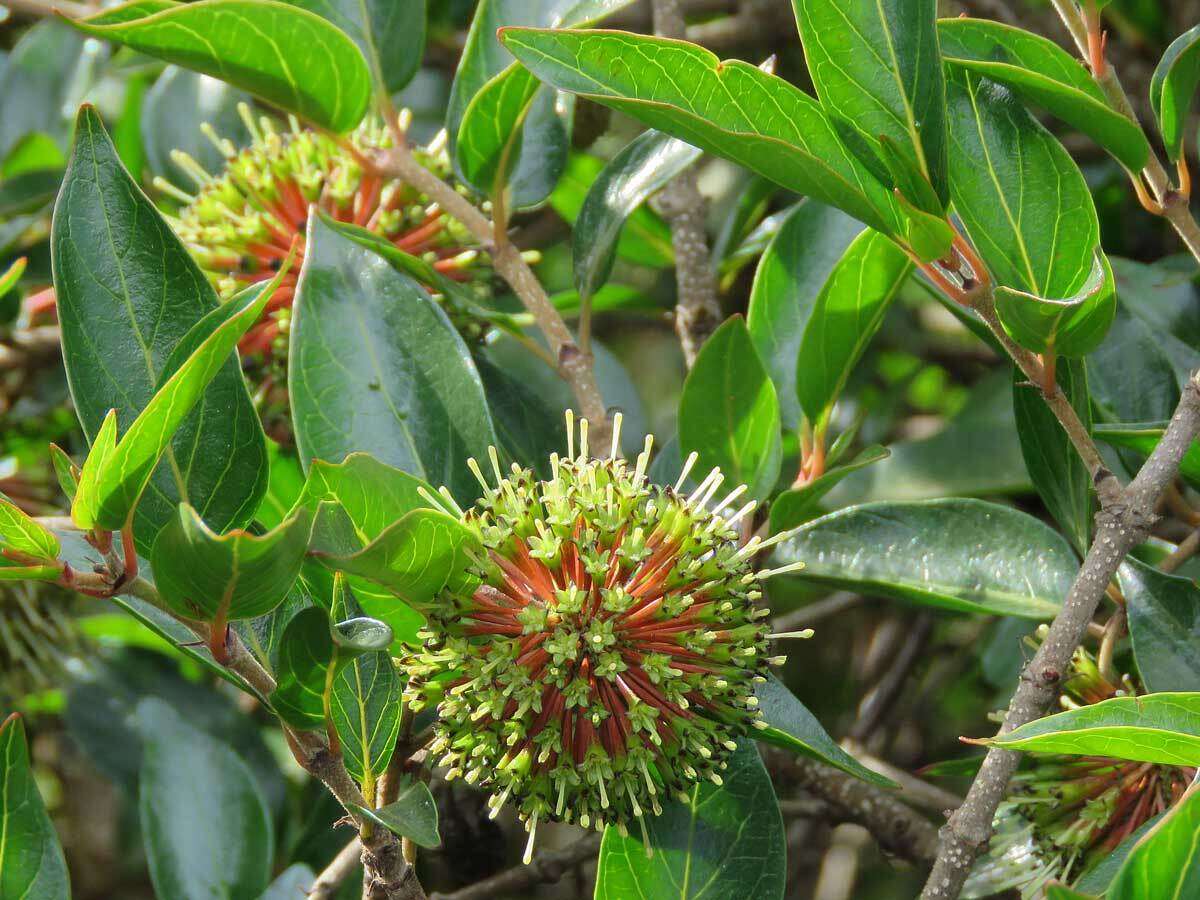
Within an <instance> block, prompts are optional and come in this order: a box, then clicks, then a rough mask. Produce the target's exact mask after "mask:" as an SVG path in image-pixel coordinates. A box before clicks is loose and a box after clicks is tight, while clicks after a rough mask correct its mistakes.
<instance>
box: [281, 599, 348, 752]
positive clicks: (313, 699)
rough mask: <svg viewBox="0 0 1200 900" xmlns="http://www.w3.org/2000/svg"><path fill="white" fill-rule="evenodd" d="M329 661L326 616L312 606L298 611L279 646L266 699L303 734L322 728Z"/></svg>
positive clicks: (331, 650) (331, 649)
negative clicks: (271, 689) (271, 690)
mask: <svg viewBox="0 0 1200 900" xmlns="http://www.w3.org/2000/svg"><path fill="white" fill-rule="evenodd" d="M333 661H334V644H333V638H332V637H331V636H330V633H329V613H327V612H326V611H325V610H324V609H321V608H320V607H316V606H310V607H309V608H308V609H302V610H300V612H298V613H296V615H295V616H293V617H292V620H291V621H290V622H288V624H287V627H286V628H284V630H283V637H282V638H281V639H280V642H279V668H278V670H277V671H276V673H275V680H276V682H277V687H276V688H275V692H274V693H273V694H271V698H270V699H271V706H272V708H274V710H275V712H277V713H278V714H279V717H280V718H281V719H283V720H284V721H285V722H287V723H288V724H289V725H292V726H293V727H295V728H300V729H304V730H312V729H315V728H321V727H322V726H323V725H324V724H325V691H326V688H327V687H328V680H327V679H328V675H329V667H330V666H331V665H333Z"/></svg>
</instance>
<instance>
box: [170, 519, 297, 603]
mask: <svg viewBox="0 0 1200 900" xmlns="http://www.w3.org/2000/svg"><path fill="white" fill-rule="evenodd" d="M311 531H312V513H311V512H309V511H308V510H307V509H304V508H300V509H298V510H297V511H296V512H294V513H293V514H292V515H291V516H289V517H288V518H287V519H286V520H284V521H283V522H282V523H280V525H279V526H278V527H276V528H274V529H272V530H271V531H268V532H267V533H266V534H262V535H257V534H251V533H250V532H246V531H241V530H235V531H230V532H227V533H225V534H216V533H215V532H214V531H213V530H212V529H211V528H209V527H208V526H207V525H205V524H204V521H203V520H202V519H201V518H200V516H199V515H198V514H197V513H196V511H195V510H194V509H192V508H191V507H190V506H188V505H187V504H180V506H179V514H178V515H177V516H176V517H175V519H173V520H172V521H170V522H168V523H167V525H166V527H165V528H163V530H162V531H161V532H159V535H158V538H157V539H156V540H155V542H154V551H153V553H152V554H151V563H152V566H153V568H154V582H155V585H156V586H157V587H158V590H159V593H160V594H161V595H162V598H163V600H164V601H166V603H167V605H168V606H170V607H171V608H172V609H173V610H175V612H177V613H179V614H180V615H182V616H186V617H187V618H189V619H197V620H201V621H206V622H217V623H220V624H224V623H226V622H230V621H233V620H235V619H253V618H255V617H257V616H263V615H266V614H267V613H269V612H270V611H271V610H272V609H274V608H275V607H276V606H278V605H279V604H280V603H282V602H283V598H284V597H286V596H287V593H288V591H290V590H291V588H292V585H293V584H294V583H295V581H296V576H298V575H299V574H300V565H301V563H302V562H303V561H304V554H305V551H306V550H307V549H308V537H309V533H310V532H311Z"/></svg>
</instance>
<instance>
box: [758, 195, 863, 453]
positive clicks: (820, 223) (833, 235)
mask: <svg viewBox="0 0 1200 900" xmlns="http://www.w3.org/2000/svg"><path fill="white" fill-rule="evenodd" d="M862 230H863V226H862V225H861V223H859V222H856V221H855V220H854V219H852V218H850V217H849V216H848V215H846V214H845V213H844V212H842V211H841V210H837V209H834V208H833V207H831V206H826V205H825V204H823V203H817V202H815V201H812V200H806V201H805V202H803V203H801V204H800V205H798V206H797V207H796V208H795V210H794V211H793V212H791V213H790V214H789V215H788V216H787V218H786V220H785V221H784V222H783V225H782V226H781V227H780V229H779V231H778V232H777V233H776V234H775V236H774V237H773V238H771V242H770V243H769V244H768V245H767V248H766V250H764V251H763V254H762V258H761V259H760V260H759V263H758V269H757V271H756V272H755V274H754V285H753V287H752V288H751V290H750V308H749V311H748V313H747V315H746V326H747V327H748V328H749V329H750V336H751V337H752V338H753V339H754V345H755V347H757V348H758V353H759V356H760V357H761V358H762V360H763V363H764V364H765V365H766V367H767V370H768V371H769V372H770V373H771V380H772V381H773V382H774V383H775V391H776V394H777V395H778V397H779V411H780V416H781V418H782V420H783V424H784V427H786V428H789V429H794V428H796V427H798V425H799V423H800V415H801V411H800V403H799V400H798V399H797V397H796V381H797V374H796V361H797V359H798V358H799V355H800V342H801V340H802V339H803V336H804V332H805V329H806V328H807V326H808V323H809V320H810V317H811V316H812V311H813V308H814V306H815V305H816V302H817V297H818V296H819V295H820V293H821V291H822V290H823V289H824V287H825V284H826V282H827V281H828V280H829V277H830V274H831V273H832V272H833V271H834V269H835V267H836V266H837V264H838V262H839V261H840V260H841V259H842V257H843V256H844V255H845V253H846V250H847V248H849V246H850V244H851V243H852V242H853V241H854V239H855V237H857V236H858V235H859V233H860V232H862Z"/></svg>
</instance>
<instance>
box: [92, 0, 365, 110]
mask: <svg viewBox="0 0 1200 900" xmlns="http://www.w3.org/2000/svg"><path fill="white" fill-rule="evenodd" d="M71 24H72V25H74V26H75V27H76V28H78V29H80V30H81V31H84V32H86V33H88V34H90V35H93V36H95V37H98V38H102V39H104V40H109V41H113V42H115V43H119V44H124V45H125V46H127V47H132V48H133V49H134V50H137V51H139V52H141V53H145V54H147V55H148V56H154V57H157V58H158V59H162V60H166V61H167V62H170V63H176V64H177V65H180V66H183V67H185V68H188V69H194V70H196V71H198V72H203V73H204V74H206V75H212V76H214V77H215V78H220V79H221V80H222V81H226V82H228V83H229V84H231V85H233V86H234V87H238V88H242V89H243V90H246V91H249V92H250V93H251V94H254V95H255V96H257V97H260V98H262V99H263V100H266V101H267V102H268V103H272V104H274V105H276V106H279V107H282V108H283V109H286V110H288V111H289V112H294V113H296V114H297V115H298V116H301V117H302V118H304V119H307V120H309V121H311V122H313V123H315V124H317V125H321V126H323V127H325V128H329V129H331V130H332V131H339V132H344V131H349V130H350V129H351V128H353V127H354V126H355V125H357V124H358V123H359V122H360V121H361V120H362V117H363V113H365V112H366V110H367V104H368V103H369V102H370V99H371V74H370V72H369V71H368V69H367V63H366V60H365V59H364V58H363V55H362V53H361V52H360V51H359V49H358V47H356V46H355V45H354V42H353V41H352V40H351V39H350V38H349V37H347V36H346V35H345V34H344V33H342V32H341V31H339V30H338V29H337V28H335V27H334V26H333V25H331V24H330V23H329V22H327V21H325V20H324V19H322V18H321V17H320V16H318V15H315V14H313V13H310V12H308V11H306V10H303V9H299V8H297V7H295V6H291V5H289V4H287V3H281V2H277V0H200V2H197V3H161V2H160V3H153V4H151V5H150V6H149V7H148V8H147V7H146V6H145V5H144V4H143V3H142V2H141V0H133V2H132V3H128V4H126V5H125V6H121V7H117V8H115V9H111V10H105V11H104V12H101V13H100V14H98V15H96V16H92V17H91V18H89V19H72V20H71Z"/></svg>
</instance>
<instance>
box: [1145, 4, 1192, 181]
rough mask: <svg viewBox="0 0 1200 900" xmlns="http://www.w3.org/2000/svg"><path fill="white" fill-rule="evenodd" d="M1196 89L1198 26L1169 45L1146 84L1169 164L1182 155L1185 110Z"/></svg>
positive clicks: (1189, 105) (1184, 135) (1186, 114)
mask: <svg viewBox="0 0 1200 900" xmlns="http://www.w3.org/2000/svg"><path fill="white" fill-rule="evenodd" d="M1197 85H1200V25H1197V26H1195V27H1194V28H1190V29H1188V30H1187V31H1185V32H1184V33H1183V34H1181V35H1180V36H1179V37H1177V38H1175V40H1174V41H1172V42H1171V46H1170V47H1168V48H1167V52H1166V53H1164V54H1163V57H1162V59H1161V60H1160V61H1159V63H1158V67H1157V68H1155V70H1154V75H1153V77H1152V78H1151V80H1150V105H1151V107H1153V109H1154V115H1155V117H1156V118H1157V119H1158V130H1159V132H1160V133H1161V134H1162V138H1163V144H1164V145H1165V146H1166V148H1167V156H1168V157H1170V159H1171V162H1175V161H1176V160H1177V159H1179V157H1180V156H1182V155H1183V143H1184V140H1185V139H1186V134H1185V128H1186V127H1187V116H1188V110H1190V109H1191V106H1192V100H1193V99H1195V96H1196V86H1197Z"/></svg>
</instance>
